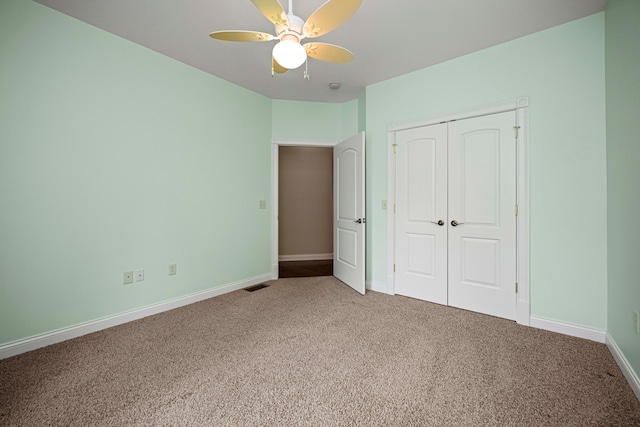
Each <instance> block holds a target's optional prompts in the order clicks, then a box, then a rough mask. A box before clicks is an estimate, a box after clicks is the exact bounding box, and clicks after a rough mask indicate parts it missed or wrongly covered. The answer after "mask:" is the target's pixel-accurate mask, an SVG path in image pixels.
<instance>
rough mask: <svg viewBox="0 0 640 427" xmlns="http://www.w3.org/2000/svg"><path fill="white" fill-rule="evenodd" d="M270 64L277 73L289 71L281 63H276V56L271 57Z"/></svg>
mask: <svg viewBox="0 0 640 427" xmlns="http://www.w3.org/2000/svg"><path fill="white" fill-rule="evenodd" d="M271 66H272V67H273V71H275V72H276V73H278V74H284V73H286V72H287V71H289V70H288V69H287V68H284V67H283V66H282V65H280V64H278V61H276V58H273V57H272V58H271Z"/></svg>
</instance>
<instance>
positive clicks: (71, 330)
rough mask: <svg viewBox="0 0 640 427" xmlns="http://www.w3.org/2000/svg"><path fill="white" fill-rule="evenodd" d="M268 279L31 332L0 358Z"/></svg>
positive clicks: (5, 349) (10, 345)
mask: <svg viewBox="0 0 640 427" xmlns="http://www.w3.org/2000/svg"><path fill="white" fill-rule="evenodd" d="M270 279H271V275H270V274H264V275H261V276H256V277H252V278H250V279H246V280H241V281H238V282H233V283H229V284H227V285H224V286H220V287H216V288H212V289H208V290H206V291H201V292H196V293H193V294H190V295H186V296H183V297H179V298H175V299H172V300H168V301H164V302H161V303H158V304H153V305H150V306H147V307H142V308H138V309H135V310H131V311H127V312H124V313H119V314H115V315H113V316H108V317H103V318H101V319H96V320H92V321H90V322H85V323H80V324H77V325H73V326H69V327H66V328H61V329H56V330H54V331H50V332H47V333H44V334H40V335H35V336H32V337H29V338H25V339H21V340H17V341H13V342H10V343H8V344H4V345H2V346H0V359H6V358H7V357H11V356H16V355H18V354H21V353H26V352H27V351H31V350H35V349H37V348H40V347H46V346H48V345H51V344H55V343H59V342H62V341H66V340H69V339H72V338H77V337H80V336H82V335H86V334H90V333H92V332H97V331H101V330H103V329H107V328H111V327H113V326H117V325H121V324H123V323H127V322H131V321H133V320H137V319H142V318H143V317H147V316H152V315H154V314H158V313H162V312H163V311H168V310H173V309H174V308H178V307H182V306H185V305H189V304H193V303H195V302H199V301H203V300H206V299H209V298H213V297H216V296H218V295H222V294H226V293H228V292H233V291H237V290H239V289H243V288H246V287H248V286H253V285H257V284H259V283H262V282H265V281H267V280H270Z"/></svg>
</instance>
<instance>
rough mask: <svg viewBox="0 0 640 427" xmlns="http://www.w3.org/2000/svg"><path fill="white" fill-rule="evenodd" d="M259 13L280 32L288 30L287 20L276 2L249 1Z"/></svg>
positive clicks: (269, 0) (271, 0)
mask: <svg viewBox="0 0 640 427" xmlns="http://www.w3.org/2000/svg"><path fill="white" fill-rule="evenodd" d="M251 2H252V3H253V4H254V5H255V6H256V7H257V8H258V10H260V12H261V13H262V14H263V15H264V16H265V18H267V19H268V20H269V21H271V22H272V23H273V24H274V25H275V26H276V27H277V28H278V34H279V33H280V30H281V29H282V30H286V29H288V28H289V18H287V13H286V12H285V11H284V9H283V8H282V6H280V3H278V0H251Z"/></svg>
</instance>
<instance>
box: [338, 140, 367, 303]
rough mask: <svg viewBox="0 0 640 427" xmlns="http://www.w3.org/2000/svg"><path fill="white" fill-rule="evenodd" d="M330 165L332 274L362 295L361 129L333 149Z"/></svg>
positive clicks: (362, 179)
mask: <svg viewBox="0 0 640 427" xmlns="http://www.w3.org/2000/svg"><path fill="white" fill-rule="evenodd" d="M333 166H334V167H333V173H334V179H333V198H334V200H333V229H334V236H333V237H334V238H333V253H334V256H333V274H334V276H335V277H337V278H338V279H339V280H341V281H343V282H344V283H346V284H347V285H349V286H350V287H352V288H353V289H354V290H355V291H357V292H359V293H361V294H363V295H364V292H365V285H364V279H365V268H364V267H365V247H366V246H365V235H366V233H365V217H364V209H365V204H364V132H360V133H359V134H357V135H355V136H352V137H351V138H349V139H347V140H345V141H343V142H341V143H340V144H338V145H336V146H335V147H334V148H333Z"/></svg>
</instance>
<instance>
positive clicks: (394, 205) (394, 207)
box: [393, 203, 396, 213]
mask: <svg viewBox="0 0 640 427" xmlns="http://www.w3.org/2000/svg"><path fill="white" fill-rule="evenodd" d="M393 213H396V204H395V203H394V204H393Z"/></svg>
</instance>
